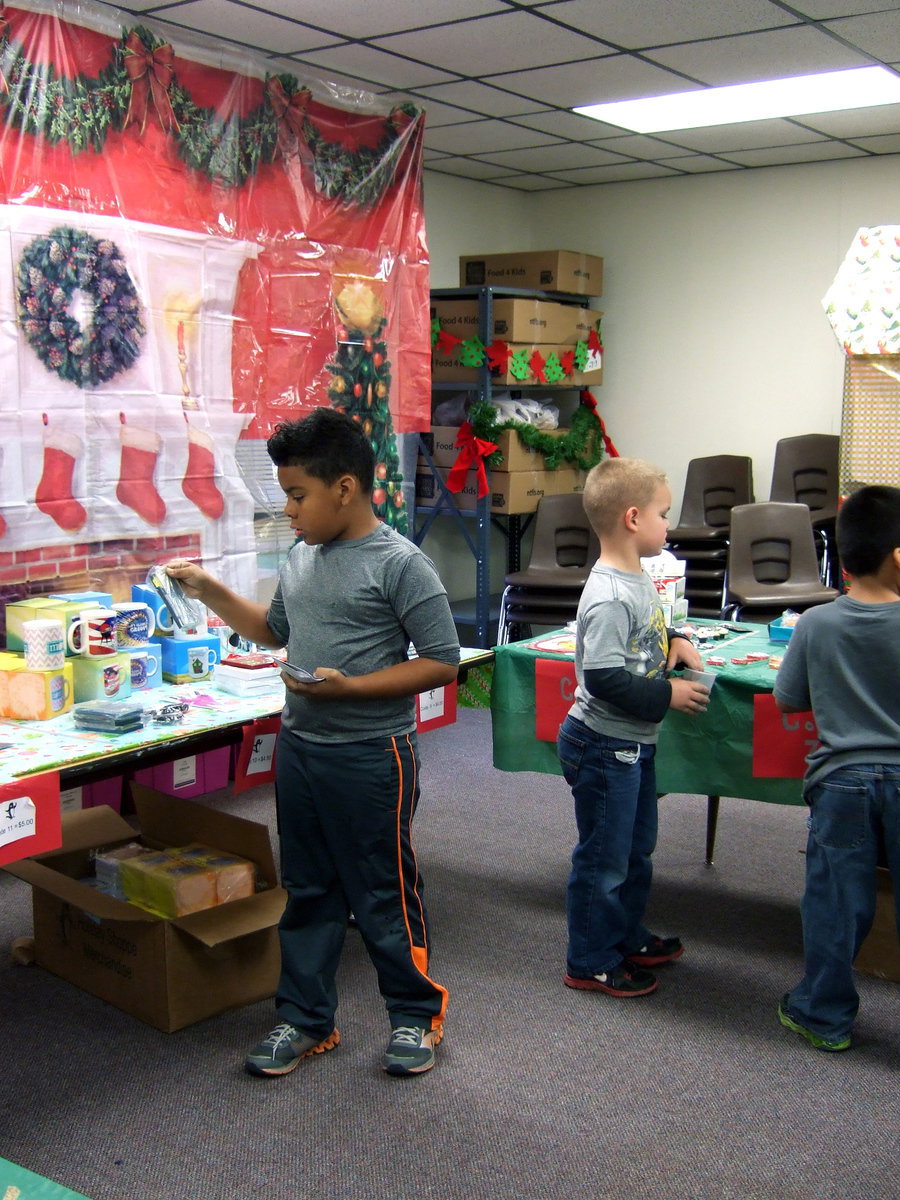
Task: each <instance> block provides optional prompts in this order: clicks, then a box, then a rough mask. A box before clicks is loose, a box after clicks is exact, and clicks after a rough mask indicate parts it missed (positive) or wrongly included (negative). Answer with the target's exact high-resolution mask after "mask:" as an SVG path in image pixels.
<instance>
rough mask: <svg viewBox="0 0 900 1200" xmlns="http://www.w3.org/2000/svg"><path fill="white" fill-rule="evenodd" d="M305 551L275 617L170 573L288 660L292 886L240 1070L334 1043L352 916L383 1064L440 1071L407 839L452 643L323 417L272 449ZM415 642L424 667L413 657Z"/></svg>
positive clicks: (436, 993)
mask: <svg viewBox="0 0 900 1200" xmlns="http://www.w3.org/2000/svg"><path fill="white" fill-rule="evenodd" d="M267 448H268V451H269V456H270V457H271V459H272V461H273V462H274V463H275V465H276V467H277V469H278V482H279V484H280V485H281V487H282V489H283V490H284V492H285V495H286V497H287V499H286V501H285V505H284V511H285V515H286V516H287V517H288V518H289V520H290V522H291V525H292V527H293V528H294V530H295V531H296V532H297V534H298V536H299V539H300V540H298V542H297V544H296V545H295V546H294V547H293V549H292V550H291V553H290V555H289V557H288V560H287V562H286V563H285V565H284V566H283V567H282V570H281V574H280V576H279V581H278V587H277V589H276V592H275V595H274V597H273V598H272V601H271V603H270V604H269V606H268V608H266V606H265V605H262V604H257V603H254V602H252V601H249V600H245V599H243V598H242V597H240V596H237V595H236V594H235V593H234V592H232V591H230V590H229V589H228V588H226V587H225V586H224V584H222V583H221V582H220V581H219V580H217V579H214V578H213V577H212V576H211V575H208V574H207V573H206V572H205V571H203V570H202V569H201V568H200V567H198V566H196V565H195V564H193V563H189V562H186V561H184V560H177V561H176V562H174V563H170V564H169V565H168V567H167V570H168V572H169V574H170V575H172V576H174V577H175V578H176V579H180V580H181V583H182V585H183V586H184V588H185V590H186V591H188V592H189V593H190V594H191V595H194V596H197V597H199V599H201V600H202V601H203V602H204V603H205V604H207V605H208V606H209V607H210V608H211V609H212V610H213V611H214V612H216V613H218V614H219V616H220V617H222V619H223V620H224V621H225V623H226V625H230V626H231V627H232V628H233V629H234V630H235V631H236V632H238V633H240V634H241V635H242V636H243V637H246V638H248V639H249V640H250V641H252V642H258V643H259V644H261V645H263V646H273V647H274V646H278V647H280V646H287V648H288V662H290V663H294V664H296V665H297V666H300V667H303V668H305V669H306V670H307V671H309V672H311V673H312V674H314V675H316V676H317V677H318V678H317V680H316V682H313V683H301V682H298V681H296V680H294V679H292V678H290V677H289V676H288V675H287V674H284V675H283V676H282V678H283V679H284V682H285V687H286V688H287V703H286V705H285V709H284V713H283V715H282V728H281V733H280V735H279V738H278V747H277V754H276V758H275V771H276V803H277V808H278V833H279V838H280V842H281V859H282V872H281V874H282V883H283V885H284V887H285V889H286V891H287V895H288V899H287V905H286V907H285V910H284V914H283V916H282V918H281V921H280V924H279V937H280V942H281V978H280V980H279V983H278V991H277V994H276V998H275V1002H276V1013H277V1018H278V1022H279V1023H278V1024H277V1025H276V1027H275V1028H274V1029H273V1030H272V1031H271V1033H269V1034H268V1036H267V1037H265V1038H264V1039H263V1040H262V1041H261V1042H260V1043H259V1044H258V1045H256V1046H254V1048H253V1049H252V1050H251V1051H250V1053H249V1055H248V1056H247V1058H246V1060H245V1067H246V1069H247V1070H248V1071H249V1072H250V1073H251V1074H254V1075H262V1076H269V1077H272V1076H280V1075H285V1074H287V1073H288V1072H289V1071H292V1070H293V1069H294V1067H296V1066H297V1064H298V1063H299V1062H300V1060H301V1059H303V1058H306V1057H308V1056H309V1055H312V1054H319V1053H321V1052H322V1051H324V1050H330V1049H332V1047H333V1046H336V1045H337V1043H338V1042H339V1041H340V1035H339V1034H338V1031H337V1029H336V1028H335V1026H334V1018H335V1009H336V1007H337V992H336V988H335V974H336V971H337V967H338V962H339V960H340V955H341V949H342V946H343V943H344V936H345V934H346V931H347V923H348V919H349V917H350V914H351V912H352V914H353V916H354V918H355V919H356V923H357V925H358V926H359V930H360V933H361V934H362V937H363V940H364V941H365V944H366V949H367V950H368V952H369V956H370V957H371V959H372V962H373V963H374V965H375V968H376V971H377V973H378V984H379V988H380V990H381V993H382V996H383V997H384V1001H385V1005H386V1007H387V1009H388V1015H389V1017H390V1021H391V1030H392V1031H391V1037H390V1041H389V1043H388V1047H387V1050H386V1052H385V1054H384V1057H383V1059H382V1066H383V1067H384V1069H385V1070H386V1071H387V1072H388V1073H389V1074H391V1075H416V1074H420V1073H421V1072H423V1071H427V1070H429V1069H430V1068H431V1067H432V1066H433V1065H434V1061H435V1056H434V1047H435V1046H436V1045H437V1043H438V1042H439V1041H440V1040H441V1036H442V1032H443V1018H444V1011H445V1009H446V1005H447V990H446V988H444V987H442V986H441V985H440V984H438V983H436V982H435V981H434V980H433V979H432V978H431V977H430V975H429V969H428V963H429V955H430V951H431V943H430V939H429V931H428V921H427V916H426V912H425V905H424V902H423V900H422V879H421V875H420V874H419V871H418V867H417V864H416V856H415V853H414V852H413V847H412V842H411V826H412V817H413V813H414V811H415V808H416V804H417V801H418V798H419V760H418V753H417V750H416V734H415V729H416V723H415V699H414V697H415V694H416V693H417V692H424V691H428V690H430V689H432V688H438V687H441V686H442V685H444V684H447V683H451V682H452V681H453V680H455V679H456V675H457V669H458V663H459V642H458V640H457V635H456V628H455V626H454V623H453V618H452V616H451V613H450V606H449V604H448V602H447V594H446V592H445V590H444V588H443V586H442V584H441V582H440V580H439V579H438V577H437V574H436V572H435V570H434V567H433V565H432V564H431V562H430V561H429V560H428V559H427V558H426V557H425V555H424V554H423V553H422V551H421V550H419V548H418V547H417V546H414V545H413V543H412V542H410V541H408V540H407V539H406V538H404V537H402V536H401V535H400V534H398V533H396V532H395V531H394V530H392V529H389V528H388V527H387V526H386V525H383V524H382V523H381V522H380V521H379V520H378V518H377V517H376V516H375V513H374V511H373V509H372V503H371V493H372V484H373V477H374V472H375V456H374V454H373V451H372V446H371V443H370V441H369V439H368V438H367V437H366V435H365V433H364V432H363V430H362V428H361V426H360V425H358V424H357V423H356V422H355V421H353V420H352V419H351V418H350V417H348V416H346V415H345V414H343V413H339V412H336V411H334V410H332V409H327V408H318V409H315V410H314V411H313V412H312V413H311V414H310V415H309V416H308V417H305V418H304V419H303V420H301V421H295V422H291V423H290V424H286V425H281V426H279V427H278V428H277V429H276V431H275V433H274V434H273V435H272V437H271V438H270V439H269V442H268V446H267ZM410 643H412V644H413V645H414V646H415V649H416V652H417V654H416V657H414V658H410V657H409V655H408V650H409V647H410Z"/></svg>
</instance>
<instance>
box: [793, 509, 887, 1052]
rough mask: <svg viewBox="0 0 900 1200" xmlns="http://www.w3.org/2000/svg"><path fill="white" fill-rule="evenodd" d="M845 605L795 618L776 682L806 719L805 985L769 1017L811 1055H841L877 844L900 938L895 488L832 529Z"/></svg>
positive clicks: (851, 1015)
mask: <svg viewBox="0 0 900 1200" xmlns="http://www.w3.org/2000/svg"><path fill="white" fill-rule="evenodd" d="M837 545H838V553H839V556H840V559H841V563H842V565H843V567H844V570H845V571H846V572H847V573H848V574H849V576H850V577H851V578H850V585H849V587H848V589H847V594H846V595H844V596H839V597H838V598H837V599H836V600H834V601H832V602H831V603H829V604H823V605H820V606H818V607H817V608H813V609H810V610H809V611H808V612H805V613H804V614H803V616H802V617H801V618H800V621H799V622H798V624H797V627H796V628H795V630H794V632H793V634H792V636H791V641H790V643H789V645H788V648H787V652H786V653H785V656H784V661H783V663H782V664H781V667H780V668H779V671H778V677H777V679H776V682H775V703H776V704H777V705H778V707H779V708H780V709H781V710H782V712H806V711H807V710H809V709H810V708H811V709H812V712H813V716H814V717H815V719H816V725H817V727H818V732H819V739H820V741H819V745H818V746H816V747H815V749H814V750H813V751H812V752H811V753H810V754H809V756H808V757H807V760H806V762H807V770H806V776H805V779H804V796H805V799H806V802H807V804H808V805H809V810H810V813H809V822H808V824H809V838H808V841H807V848H806V887H805V890H804V894H803V902H802V905H801V913H802V917H803V953H804V959H805V968H806V970H805V974H804V976H803V979H802V980H801V981H800V983H798V984H797V986H796V987H795V988H794V989H793V991H791V992H788V993H787V995H785V996H784V997H783V999H782V1001H781V1003H780V1004H779V1006H778V1019H779V1020H780V1021H781V1024H782V1025H785V1026H786V1027H787V1028H788V1029H792V1030H793V1031H794V1032H795V1033H799V1034H800V1035H801V1037H804V1038H805V1039H806V1040H807V1041H808V1042H809V1043H810V1045H812V1046H814V1047H815V1048H816V1049H817V1050H832V1051H835V1050H848V1049H849V1048H850V1043H851V1038H850V1033H851V1029H852V1026H853V1021H854V1019H855V1017H856V1013H857V1011H858V1009H859V995H858V993H857V990H856V985H855V983H854V979H853V960H854V959H855V958H856V955H857V952H858V951H859V948H860V946H861V945H862V942H863V940H864V938H865V936H866V934H867V933H868V932H869V929H870V928H871V926H872V921H873V919H874V915H875V899H876V875H875V867H876V864H877V861H878V849H879V840H880V839H883V842H884V847H885V850H886V852H887V860H888V864H889V866H890V868H891V873H892V875H893V878H894V900H895V904H896V906H897V926H898V930H900V886H898V881H900V686H898V680H900V604H898V603H897V601H898V600H900V488H895V487H881V486H876V487H864V488H861V489H860V490H859V491H858V492H856V493H854V495H852V496H851V497H850V498H849V499H848V500H847V501H846V502H845V503H844V505H843V507H842V508H841V511H840V513H839V514H838V520H837Z"/></svg>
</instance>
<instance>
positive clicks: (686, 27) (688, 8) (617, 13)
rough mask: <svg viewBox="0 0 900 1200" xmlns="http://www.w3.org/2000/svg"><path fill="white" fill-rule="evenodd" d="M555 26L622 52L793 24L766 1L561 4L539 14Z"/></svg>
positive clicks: (591, 0)
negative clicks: (578, 31) (558, 23)
mask: <svg viewBox="0 0 900 1200" xmlns="http://www.w3.org/2000/svg"><path fill="white" fill-rule="evenodd" d="M545 13H546V14H547V15H552V16H553V17H554V18H555V19H557V20H559V21H565V22H566V23H567V24H569V25H572V26H574V27H575V28H576V29H581V30H583V31H584V32H585V33H592V34H594V35H595V36H596V37H601V38H604V39H605V40H606V41H608V42H610V43H612V44H613V45H615V46H619V47H624V48H625V49H628V50H634V49H638V48H640V47H643V46H659V45H667V44H669V43H671V42H683V41H688V40H691V39H695V38H712V37H723V36H725V35H726V34H732V33H746V32H749V31H750V30H753V29H771V28H772V27H773V26H777V25H789V24H793V23H794V22H795V21H796V17H792V16H791V15H790V14H789V13H786V12H784V11H783V10H782V9H779V8H776V7H775V5H773V4H770V3H769V0H728V3H723V0H690V3H685V2H684V0H681V3H672V2H671V0H669V2H668V3H665V4H663V5H661V4H660V3H659V0H603V3H602V4H598V3H597V0H566V2H565V3H561V4H554V5H553V6H552V7H550V8H547V9H546V10H545Z"/></svg>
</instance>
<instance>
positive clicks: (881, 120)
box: [797, 104, 900, 138]
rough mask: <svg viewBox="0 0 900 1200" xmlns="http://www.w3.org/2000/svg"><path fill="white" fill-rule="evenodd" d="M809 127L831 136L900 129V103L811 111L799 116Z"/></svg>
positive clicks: (887, 131)
mask: <svg viewBox="0 0 900 1200" xmlns="http://www.w3.org/2000/svg"><path fill="white" fill-rule="evenodd" d="M797 119H798V120H799V121H801V122H802V123H803V124H804V125H806V126H807V128H809V129H815V130H818V131H819V132H820V133H827V134H828V135H829V137H850V138H857V137H862V136H869V135H872V134H878V133H896V132H898V131H900V104H879V105H876V106H875V107H874V108H852V109H849V110H847V111H846V112H831V113H811V114H809V115H806V116H803V117H798V118H797Z"/></svg>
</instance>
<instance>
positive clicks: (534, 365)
mask: <svg viewBox="0 0 900 1200" xmlns="http://www.w3.org/2000/svg"><path fill="white" fill-rule="evenodd" d="M528 365H529V367H531V372H532V374H533V375H534V377H535V379H536V380H537V381H538V383H546V382H547V377H546V375H545V374H544V367H546V365H547V360H546V358H544V356H543V354H541V352H540V350H535V352H534V354H532V356H531V358H529V360H528Z"/></svg>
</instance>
